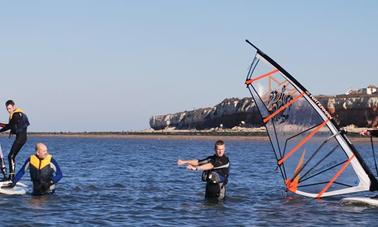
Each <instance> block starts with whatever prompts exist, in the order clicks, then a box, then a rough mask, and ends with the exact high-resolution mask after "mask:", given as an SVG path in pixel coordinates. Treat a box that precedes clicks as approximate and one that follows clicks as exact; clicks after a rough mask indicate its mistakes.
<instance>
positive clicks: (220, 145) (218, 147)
mask: <svg viewBox="0 0 378 227" xmlns="http://www.w3.org/2000/svg"><path fill="white" fill-rule="evenodd" d="M214 150H215V154H216V155H217V156H218V157H222V156H223V155H224V152H225V150H226V148H225V145H224V142H223V140H218V141H217V142H215V145H214Z"/></svg>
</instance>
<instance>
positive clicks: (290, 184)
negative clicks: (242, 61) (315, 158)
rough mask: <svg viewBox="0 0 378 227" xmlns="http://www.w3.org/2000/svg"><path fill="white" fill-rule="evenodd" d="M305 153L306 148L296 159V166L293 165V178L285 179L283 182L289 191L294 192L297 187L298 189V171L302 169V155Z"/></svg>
mask: <svg viewBox="0 0 378 227" xmlns="http://www.w3.org/2000/svg"><path fill="white" fill-rule="evenodd" d="M305 154H306V150H305V151H304V152H303V153H302V155H301V157H300V159H299V161H298V164H297V166H296V167H295V171H294V174H293V177H294V176H295V178H294V179H292V180H290V179H286V181H285V183H286V188H287V189H288V190H289V191H291V192H296V191H297V189H298V184H299V171H301V170H302V168H303V162H304V156H305Z"/></svg>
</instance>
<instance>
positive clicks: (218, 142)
mask: <svg viewBox="0 0 378 227" xmlns="http://www.w3.org/2000/svg"><path fill="white" fill-rule="evenodd" d="M222 145H224V141H223V140H217V142H215V145H214V148H215V149H217V146H222Z"/></svg>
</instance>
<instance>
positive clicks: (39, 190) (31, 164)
mask: <svg viewBox="0 0 378 227" xmlns="http://www.w3.org/2000/svg"><path fill="white" fill-rule="evenodd" d="M35 151H36V153H35V154H33V155H31V156H30V157H29V158H28V159H26V161H25V163H24V165H23V166H22V168H21V169H20V170H19V171H18V172H17V174H16V176H15V178H14V180H13V181H12V183H11V185H10V186H11V187H12V186H15V185H16V183H17V182H18V181H19V180H21V178H22V177H23V176H24V174H25V171H26V170H27V169H29V171H30V178H31V180H32V182H33V195H46V194H52V193H54V191H55V184H56V183H58V181H59V180H60V179H62V177H63V174H62V171H61V170H60V167H59V165H58V163H57V162H56V161H55V159H54V158H53V157H52V155H50V154H49V153H48V151H47V147H46V145H45V144H43V143H37V144H36V145H35Z"/></svg>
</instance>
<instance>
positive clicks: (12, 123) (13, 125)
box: [0, 100, 30, 180]
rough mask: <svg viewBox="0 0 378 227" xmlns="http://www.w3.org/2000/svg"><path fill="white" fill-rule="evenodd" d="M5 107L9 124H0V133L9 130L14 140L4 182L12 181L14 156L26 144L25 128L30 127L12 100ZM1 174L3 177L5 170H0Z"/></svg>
mask: <svg viewBox="0 0 378 227" xmlns="http://www.w3.org/2000/svg"><path fill="white" fill-rule="evenodd" d="M5 107H6V108H7V111H8V113H9V123H8V124H4V123H0V127H2V129H0V132H5V131H7V130H10V134H9V136H10V135H12V134H15V135H16V139H15V140H14V142H13V145H12V148H11V149H10V151H9V154H8V162H9V177H8V179H6V180H13V178H14V172H15V168H16V166H15V164H16V160H15V159H16V155H17V154H18V152H19V151H20V150H21V148H22V146H24V144H25V143H26V140H27V127H28V126H29V125H30V123H29V120H28V117H27V116H26V114H25V113H24V112H23V111H22V110H21V109H19V108H17V107H16V104H15V103H14V101H13V100H8V101H7V102H6V103H5ZM2 171H3V174H4V175H5V168H4V169H2Z"/></svg>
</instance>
